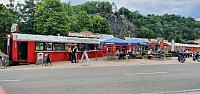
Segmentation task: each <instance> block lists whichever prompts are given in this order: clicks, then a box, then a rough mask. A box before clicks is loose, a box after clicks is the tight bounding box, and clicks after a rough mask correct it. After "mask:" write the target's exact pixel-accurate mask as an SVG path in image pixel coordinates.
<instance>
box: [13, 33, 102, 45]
mask: <svg viewBox="0 0 200 94" xmlns="http://www.w3.org/2000/svg"><path fill="white" fill-rule="evenodd" d="M13 40H16V41H36V42H62V43H88V44H99V43H100V41H99V39H91V38H78V37H63V36H53V35H32V34H19V33H13Z"/></svg>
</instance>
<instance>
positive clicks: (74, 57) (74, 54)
mask: <svg viewBox="0 0 200 94" xmlns="http://www.w3.org/2000/svg"><path fill="white" fill-rule="evenodd" d="M76 51H77V47H76V46H75V47H74V48H73V50H72V61H71V63H74V62H75V63H77V60H76Z"/></svg>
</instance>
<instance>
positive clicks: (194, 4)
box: [116, 0, 200, 16]
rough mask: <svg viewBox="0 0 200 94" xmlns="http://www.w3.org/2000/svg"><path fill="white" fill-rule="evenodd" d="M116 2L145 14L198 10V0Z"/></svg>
mask: <svg viewBox="0 0 200 94" xmlns="http://www.w3.org/2000/svg"><path fill="white" fill-rule="evenodd" d="M116 4H117V5H118V6H120V7H126V8H128V9H129V10H131V11H136V10H138V11H139V12H140V13H142V14H145V15H147V14H157V15H162V14H165V13H168V14H178V15H182V16H189V15H190V14H193V13H192V12H193V11H194V10H199V6H200V0H119V1H118V2H116ZM190 16H193V15H190Z"/></svg>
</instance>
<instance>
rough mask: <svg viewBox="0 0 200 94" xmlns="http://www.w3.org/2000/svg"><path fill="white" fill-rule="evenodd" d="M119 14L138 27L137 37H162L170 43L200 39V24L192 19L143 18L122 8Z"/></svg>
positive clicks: (136, 12) (169, 16) (174, 16)
mask: <svg viewBox="0 0 200 94" xmlns="http://www.w3.org/2000/svg"><path fill="white" fill-rule="evenodd" d="M119 14H121V15H125V16H126V17H128V18H129V20H130V21H131V22H132V23H133V24H135V25H136V26H137V32H136V37H144V38H158V37H162V38H164V39H167V40H169V41H171V40H172V39H175V41H176V42H181V43H185V42H186V40H194V39H196V38H200V22H198V21H195V20H194V19H193V18H192V17H188V18H185V17H182V16H180V15H174V14H172V15H168V14H164V15H160V16H158V15H154V14H149V15H147V16H143V15H141V14H140V13H139V12H138V11H135V12H131V11H129V10H128V9H126V8H120V9H119Z"/></svg>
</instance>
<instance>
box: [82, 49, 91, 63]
mask: <svg viewBox="0 0 200 94" xmlns="http://www.w3.org/2000/svg"><path fill="white" fill-rule="evenodd" d="M84 56H85V58H86V61H87V63H88V64H90V59H89V57H88V54H87V52H86V51H84V52H83V54H82V57H81V63H82V62H83V58H84Z"/></svg>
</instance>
